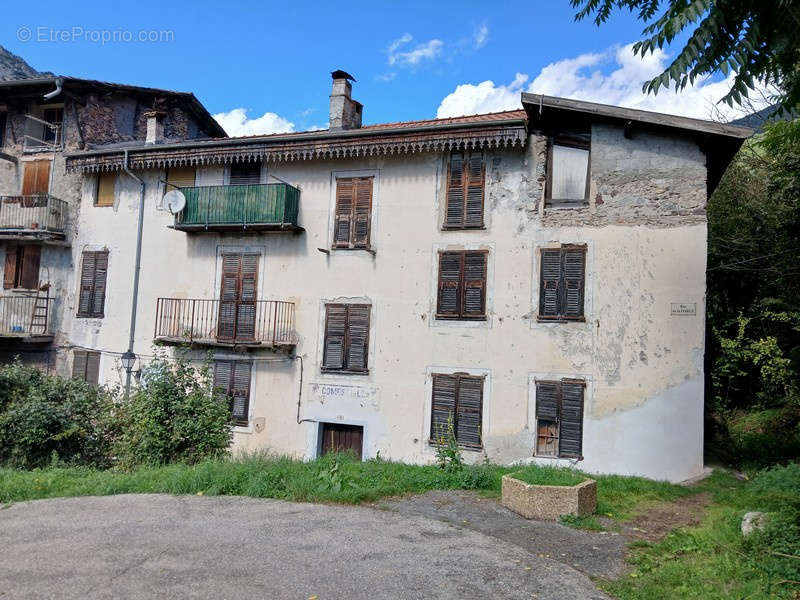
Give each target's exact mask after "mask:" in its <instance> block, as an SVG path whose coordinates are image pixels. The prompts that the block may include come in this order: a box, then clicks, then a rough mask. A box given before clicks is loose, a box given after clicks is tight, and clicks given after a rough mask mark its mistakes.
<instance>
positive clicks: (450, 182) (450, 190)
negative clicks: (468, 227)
mask: <svg viewBox="0 0 800 600" xmlns="http://www.w3.org/2000/svg"><path fill="white" fill-rule="evenodd" d="M445 213H446V214H445V221H444V222H445V227H461V226H463V225H464V154H462V153H461V152H453V153H452V154H450V164H449V165H448V169H447V207H446V211H445Z"/></svg>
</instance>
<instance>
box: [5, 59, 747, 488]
mask: <svg viewBox="0 0 800 600" xmlns="http://www.w3.org/2000/svg"><path fill="white" fill-rule="evenodd" d="M333 77H334V81H333V90H332V94H331V99H330V107H331V114H330V124H331V126H330V128H329V129H328V130H323V131H314V132H301V133H292V134H277V135H268V136H254V137H247V138H238V139H237V138H219V139H196V140H194V139H191V138H192V137H195V136H199V135H200V134H201V132H202V133H203V134H205V135H206V136H214V135H215V134H216V133H217V132H215V131H213V130H212V129H211V128H210V126H209V124H208V123H207V122H205V121H202V119H200V120H199V121H195V125H194V126H191V125H189V124H187V125H186V126H184V127H180V126H176V125H174V124H172V125H170V124H169V122H168V121H164V122H163V123H159V122H158V120H156V118H155V117H153V119H152V120H151V121H150V136H151V141H156V142H158V143H154V144H147V143H145V138H146V136H147V135H148V133H147V129H148V128H147V122H146V119H147V117H146V116H145V115H144V114H142V116H141V118H138V117H137V119H135V120H134V124H133V126H132V127H133V131H135V132H140V134H139V135H138V136H133V135H132V136H131V141H129V142H127V141H124V140H120V139H118V137H115V135H114V134H109V137H108V138H107V139H106V138H103V139H104V141H105V142H106V143H105V145H99V146H96V147H91V146H92V145H91V144H89V143H88V142H87V143H86V147H85V148H83V149H81V148H78V147H77V146H71V147H70V151H69V152H68V153H67V155H66V159H65V160H66V163H65V167H66V173H67V174H65V175H63V177H64V181H65V182H67V181H68V182H71V183H70V185H74V186H79V188H80V189H79V191H78V190H77V189H75V198H76V203H75V206H74V207H73V208H71V212H70V214H71V215H74V217H73V218H75V219H76V220H75V221H73V223H76V224H77V227H72V228H71V229H70V230H69V233H68V234H65V235H64V238H65V241H67V240H68V243H69V244H71V249H69V250H68V251H67V254H68V256H69V259H68V260H64V261H63V264H64V269H63V271H62V272H63V281H61V280H59V283H54V285H59V286H61V287H60V288H59V290H58V292H57V293H53V294H52V295H53V296H57V297H58V301H57V302H59V303H60V316H59V317H58V318H59V319H60V320H59V322H58V326H57V327H58V335H59V336H63V339H64V346H65V347H71V348H74V349H75V350H76V352H68V353H66V356H67V358H66V361H65V364H64V365H62V366H60V367H59V368H60V369H61V370H62V371H63V372H64V373H70V372H72V373H77V375H78V376H80V374H81V369H82V368H83V369H84V370H85V367H82V365H83V363H82V362H81V361H83V360H84V359H85V357H86V356H87V354H86V353H87V352H91V353H93V354H92V355H91V356H93V357H96V360H97V366H96V369H97V373H96V376H97V380H98V381H99V382H100V383H108V384H121V383H124V380H125V370H124V369H123V368H122V364H121V361H120V354H121V352H122V351H124V350H125V348H126V345H127V336H128V332H129V329H128V325H127V324H128V319H129V318H130V311H131V293H132V290H131V287H132V284H131V281H132V276H133V270H134V263H135V260H134V257H135V252H136V242H137V240H136V237H137V236H136V222H137V219H138V218H139V198H140V192H141V189H142V187H141V186H140V184H139V182H138V181H137V180H136V179H135V178H134V177H133V176H131V174H133V175H135V176H136V177H138V178H141V180H142V181H143V184H144V187H143V189H144V212H143V213H141V216H142V218H143V235H142V261H141V264H142V267H141V272H140V273H141V276H140V281H139V291H138V293H139V296H138V304H137V307H136V308H137V313H136V337H135V346H134V349H135V353H136V354H137V356H138V361H137V363H136V364H135V366H134V367H133V370H134V371H137V370H138V369H139V368H140V367H141V365H142V364H144V363H146V362H147V360H148V358H149V357H150V356H152V354H153V352H154V350H153V345H154V344H159V345H162V346H163V347H165V348H167V350H168V351H169V352H173V351H176V348H177V347H178V346H179V345H186V344H188V345H189V347H190V348H191V352H192V353H193V357H194V358H196V359H198V360H202V359H203V358H204V357H205V356H206V355H207V353H208V352H210V353H211V355H212V360H213V363H214V365H213V368H214V377H215V382H216V384H217V385H218V386H220V387H221V388H222V389H223V390H224V391H225V392H226V393H227V394H228V395H229V396H230V398H231V406H232V414H233V420H234V425H235V428H234V431H235V433H234V445H235V447H236V448H239V449H245V450H256V449H270V450H273V451H277V452H281V453H287V454H292V455H296V456H301V457H307V458H309V457H314V456H317V455H319V454H320V453H325V452H328V451H330V450H332V449H341V448H352V449H353V450H354V451H355V452H357V453H358V454H359V455H360V456H362V457H364V458H369V457H374V456H376V455H378V454H380V456H381V457H384V458H390V459H395V460H404V461H411V462H429V461H431V460H433V458H434V455H435V442H436V440H437V438H439V437H440V436H441V435H442V433H443V432H445V431H446V430H448V429H449V428H450V427H452V430H453V434H454V435H455V436H456V438H457V439H458V442H459V443H460V444H461V446H462V447H463V448H464V452H465V455H466V456H467V458H468V459H470V460H473V461H479V460H483V458H484V457H488V459H489V460H491V461H495V462H512V461H525V460H535V461H546V462H548V464H558V463H575V462H578V463H579V464H580V467H581V468H583V469H586V470H588V471H594V472H613V473H624V474H640V475H645V476H649V477H655V478H659V479H669V480H673V481H677V480H682V479H685V478H688V477H691V476H694V475H697V474H698V473H700V472H701V470H702V447H703V425H702V423H703V418H702V417H703V352H704V339H703V334H704V312H705V311H704V307H705V262H706V217H705V204H706V200H707V198H708V195H709V194H710V193H711V191H713V189H714V187H715V185H716V183H717V182H718V180H719V177H720V176H721V174H722V172H723V171H724V169H725V168H726V166H727V164H728V162H729V161H730V159H731V157H732V156H733V154H734V153H735V152H736V150H737V149H738V147H739V146H740V144H741V143H742V140H743V139H744V138H745V137H746V136H747V135H748V134H749V131H748V130H746V129H743V128H738V127H733V126H728V125H722V124H717V123H711V122H706V121H700V120H694V119H686V118H680V117H672V116H667V115H660V114H655V113H649V112H643V111H635V110H628V109H621V108H617V107H610V106H603V105H597V104H591V103H587V102H577V101H572V100H566V99H559V98H551V97H546V96H533V95H529V94H523V97H522V104H523V107H524V108H523V110H515V111H508V112H501V113H493V114H484V115H473V116H466V117H457V118H449V119H434V120H425V121H415V122H404V123H387V124H379V125H367V126H362V123H361V117H362V111H363V107H362V106H361V104H360V103H358V102H356V101H355V100H353V98H352V96H351V90H352V85H351V81H350V80H351V78H350V76H349V75H347V73H344V72H343V71H335V72H334V73H333ZM87 105H88V104H87ZM150 108H151V107H148V109H150ZM70 111H71V109H70V110H65V113H64V114H67V115H69V114H70ZM109 111H110V112H109ZM164 113H167V114H169V111H167V110H163V109H162V110H161V111H160V114H162V115H163V114H164ZM112 114H113V110H111V109H107V110H105V111H99V115H105V116H106V118H105V120H103V119H101V117H100V116H98V117H97V118H98V121H102V122H103V123H111V122H113V123H119V119H118V118H116V117H113V118H112V116H111V115H112ZM137 114H138V112H137ZM187 114H193V113H190V112H189V111H187ZM163 118H164V119H166V118H167V117H163ZM198 119H199V117H198ZM126 123H127V121H126ZM98 127H99V128H100V129H102V130H103V131H105V129H104V128H103V127H102V126H100V125H98ZM162 127H163V129H162ZM204 127H205V129H204ZM128 131H130V129H128ZM176 131H178V132H179V133H177V134H176V133H174V132H176ZM162 132H163V133H162ZM170 132H173V133H170ZM75 134H77V132H76V133H75ZM75 134H73V135H75ZM98 135H99V134H98ZM162 135H163V136H164V137H163V140H162V139H161V136H162ZM134 137H135V141H134ZM112 138H113V139H112ZM175 138H180V139H179V140H178V139H175ZM58 156H59V157H60V156H61V155H58ZM56 160H60V158H56ZM58 169H59V170H60V169H61V167H60V166H59V167H58ZM17 185H19V184H17ZM12 187H13V186H12ZM5 189H6V190H9V191H8V193H17V188H14V189H10V188H8V187H7V188H5ZM172 190H179V191H180V193H170V194H169V196H166V194H167V192H171V191H172ZM98 261H102V268H100V267H98V264H99V263H98ZM72 273H75V275H74V278H73V276H72ZM76 365H77V367H76Z"/></svg>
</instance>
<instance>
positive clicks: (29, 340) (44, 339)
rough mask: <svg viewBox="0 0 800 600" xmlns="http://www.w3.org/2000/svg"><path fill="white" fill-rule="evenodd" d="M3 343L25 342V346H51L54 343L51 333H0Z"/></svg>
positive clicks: (0, 339)
mask: <svg viewBox="0 0 800 600" xmlns="http://www.w3.org/2000/svg"><path fill="white" fill-rule="evenodd" d="M0 341H2V342H15V341H16V342H23V343H25V344H49V343H50V342H52V341H53V334H51V333H8V332H6V333H0Z"/></svg>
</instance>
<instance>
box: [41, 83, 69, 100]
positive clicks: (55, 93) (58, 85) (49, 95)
mask: <svg viewBox="0 0 800 600" xmlns="http://www.w3.org/2000/svg"><path fill="white" fill-rule="evenodd" d="M63 85H64V80H63V79H62V78H61V77H56V89H54V90H53V91H52V92H47V93H46V94H45V95H44V99H45V100H50V99H52V98H55V97H56V96H58V95H59V94H60V93H61V88H62V86H63Z"/></svg>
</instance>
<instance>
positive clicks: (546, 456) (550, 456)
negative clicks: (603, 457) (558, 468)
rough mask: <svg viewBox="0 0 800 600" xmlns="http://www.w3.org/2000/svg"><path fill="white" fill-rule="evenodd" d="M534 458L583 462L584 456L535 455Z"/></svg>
mask: <svg viewBox="0 0 800 600" xmlns="http://www.w3.org/2000/svg"><path fill="white" fill-rule="evenodd" d="M533 458H547V459H549V460H583V456H553V455H552V454H534V455H533Z"/></svg>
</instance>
